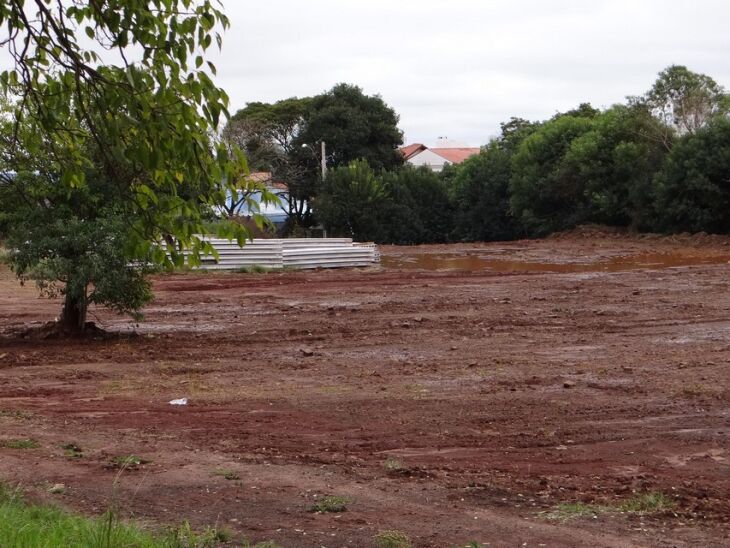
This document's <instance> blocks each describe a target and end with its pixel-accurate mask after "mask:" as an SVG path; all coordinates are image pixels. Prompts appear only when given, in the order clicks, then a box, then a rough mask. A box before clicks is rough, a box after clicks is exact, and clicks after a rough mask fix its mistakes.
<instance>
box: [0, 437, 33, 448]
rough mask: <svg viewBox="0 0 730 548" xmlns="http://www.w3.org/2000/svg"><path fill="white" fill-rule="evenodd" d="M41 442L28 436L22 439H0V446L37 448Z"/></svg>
mask: <svg viewBox="0 0 730 548" xmlns="http://www.w3.org/2000/svg"><path fill="white" fill-rule="evenodd" d="M40 446H41V444H40V443H38V442H37V441H36V440H34V439H31V438H27V439H22V440H3V441H0V447H6V448H7V449H35V448H36V447H40Z"/></svg>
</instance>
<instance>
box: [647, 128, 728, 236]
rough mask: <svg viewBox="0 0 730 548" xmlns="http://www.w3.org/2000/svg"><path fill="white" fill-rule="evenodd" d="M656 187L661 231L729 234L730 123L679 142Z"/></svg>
mask: <svg viewBox="0 0 730 548" xmlns="http://www.w3.org/2000/svg"><path fill="white" fill-rule="evenodd" d="M655 183H656V186H657V209H658V213H659V217H660V225H659V226H660V228H661V229H663V230H665V231H667V232H678V231H687V232H700V231H704V232H712V233H718V234H730V215H728V212H729V211H730V120H728V119H727V118H724V117H717V118H715V119H713V120H711V121H710V122H709V123H707V124H706V125H705V126H704V127H702V128H700V129H699V130H697V131H696V132H694V133H692V134H688V135H685V136H684V137H682V138H681V139H679V140H678V141H677V142H676V144H675V145H674V146H673V147H672V150H671V152H670V153H669V156H668V157H667V161H666V163H665V165H664V167H663V169H662V170H661V172H660V173H659V174H658V175H657V177H656V181H655Z"/></svg>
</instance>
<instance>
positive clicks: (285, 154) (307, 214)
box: [223, 97, 318, 226]
mask: <svg viewBox="0 0 730 548" xmlns="http://www.w3.org/2000/svg"><path fill="white" fill-rule="evenodd" d="M309 102H310V99H309V98H302V99H299V98H296V97H291V98H289V99H283V100H281V101H277V102H275V103H261V102H254V103H249V104H248V105H246V107H245V108H243V109H241V110H239V111H238V112H236V113H235V114H234V115H233V116H232V117H231V120H230V121H229V122H228V125H227V126H226V128H225V129H224V131H223V138H224V140H225V141H226V142H229V143H231V142H232V143H234V144H236V145H237V146H239V147H240V148H241V149H242V150H244V151H245V152H246V155H247V157H248V161H249V167H251V169H254V170H256V171H266V172H269V173H271V177H272V180H275V181H277V182H283V183H284V184H285V185H286V188H287V191H286V193H284V194H283V196H281V198H282V201H283V202H284V206H285V208H286V212H287V214H288V216H289V221H290V223H291V224H293V225H298V226H308V225H309V224H311V207H310V200H311V197H312V194H313V192H314V186H315V184H316V177H314V176H312V174H311V172H312V171H314V172H315V173H318V171H317V167H316V166H312V165H310V164H311V163H312V162H311V159H310V157H309V156H311V151H308V150H305V151H303V150H301V143H299V142H297V139H298V137H299V134H300V132H301V131H302V128H303V127H304V125H305V123H306V116H307V113H308V106H309Z"/></svg>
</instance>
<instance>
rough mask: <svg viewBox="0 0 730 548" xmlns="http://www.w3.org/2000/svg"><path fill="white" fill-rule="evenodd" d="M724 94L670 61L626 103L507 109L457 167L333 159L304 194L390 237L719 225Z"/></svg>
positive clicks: (729, 149) (329, 219)
mask: <svg viewBox="0 0 730 548" xmlns="http://www.w3.org/2000/svg"><path fill="white" fill-rule="evenodd" d="M729 106H730V105H729V104H728V96H727V94H726V93H725V91H724V89H723V88H722V87H721V86H719V85H718V84H717V83H716V82H715V81H714V80H712V79H711V78H710V77H708V76H705V75H702V74H696V73H694V72H691V71H689V70H688V69H687V68H686V67H682V66H671V67H668V68H667V69H666V70H664V71H663V72H661V73H660V75H659V78H658V79H657V81H656V83H655V84H654V86H653V87H652V88H651V89H650V90H649V91H648V92H647V93H646V94H645V95H643V96H640V97H631V98H629V100H628V102H627V104H624V105H615V106H613V107H611V108H609V109H607V110H604V111H599V110H597V109H595V108H593V107H591V106H590V105H588V104H582V105H580V106H579V107H578V108H576V109H574V110H571V111H569V112H565V113H560V114H557V115H555V116H554V117H552V118H551V119H550V120H547V121H544V122H529V121H527V120H523V119H519V118H512V119H511V120H510V121H509V122H507V123H504V124H502V126H501V129H502V131H501V135H500V136H499V137H497V138H495V139H492V140H491V141H490V142H489V143H488V144H487V145H486V146H484V147H483V148H482V150H481V152H480V153H479V154H478V155H475V156H473V157H471V158H469V159H468V160H466V161H465V162H463V163H462V164H460V165H459V166H454V167H452V168H451V169H446V170H445V171H444V172H443V173H442V174H441V175H440V176H437V175H435V174H434V173H432V172H430V171H429V170H428V169H424V168H421V169H418V170H416V169H409V168H401V169H399V170H397V171H395V172H388V171H384V170H383V169H382V167H381V166H369V165H368V164H367V162H365V161H364V160H361V161H357V162H354V163H352V164H350V165H348V166H345V167H340V168H336V169H334V170H332V171H331V172H330V173H329V175H328V176H327V177H326V179H325V180H324V181H323V182H322V183H321V184H320V185H319V186H318V188H317V191H316V192H315V193H314V194H313V195H312V196H311V200H312V202H313V204H314V208H315V212H316V214H317V217H318V218H319V220H320V221H322V222H323V223H324V225H325V226H326V227H327V228H328V229H329V230H330V231H331V232H332V233H333V234H348V235H352V236H354V237H356V238H358V239H368V240H375V241H378V242H391V243H424V242H442V241H449V240H451V241H465V240H466V241H468V240H472V241H473V240H504V239H513V238H518V237H536V236H537V237H539V236H544V235H546V234H549V233H552V232H555V231H561V230H566V229H570V228H572V227H575V226H577V225H579V224H583V223H599V224H604V225H610V226H616V227H628V228H630V229H633V230H641V231H661V232H679V231H689V232H698V231H706V232H714V233H730V215H729V214H728V212H729V211H730V120H729V119H728V112H729V110H730V109H729V108H728V107H729Z"/></svg>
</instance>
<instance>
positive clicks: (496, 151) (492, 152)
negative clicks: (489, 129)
mask: <svg viewBox="0 0 730 548" xmlns="http://www.w3.org/2000/svg"><path fill="white" fill-rule="evenodd" d="M511 176H512V170H511V155H510V152H509V151H508V149H506V148H505V147H504V146H502V144H501V143H500V142H499V141H496V140H495V141H492V142H491V143H489V145H487V146H486V147H485V148H484V149H483V150H482V151H481V152H480V153H479V154H477V155H476V156H472V157H471V158H469V159H468V160H466V161H465V162H464V163H463V164H461V165H460V166H459V169H458V171H457V173H456V176H455V177H454V181H453V187H452V188H453V196H454V209H455V211H456V212H457V216H456V219H455V223H456V227H455V231H454V237H455V239H458V240H467V241H473V240H481V241H489V240H511V239H514V238H515V237H517V236H519V235H520V227H519V225H518V224H517V223H516V222H515V219H514V218H513V217H512V216H511V215H510V211H509V181H510V177H511Z"/></svg>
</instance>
